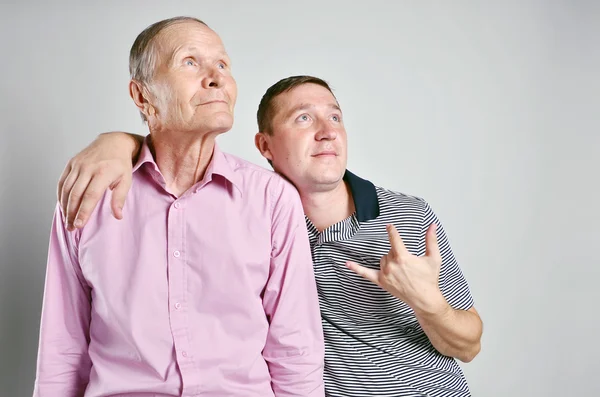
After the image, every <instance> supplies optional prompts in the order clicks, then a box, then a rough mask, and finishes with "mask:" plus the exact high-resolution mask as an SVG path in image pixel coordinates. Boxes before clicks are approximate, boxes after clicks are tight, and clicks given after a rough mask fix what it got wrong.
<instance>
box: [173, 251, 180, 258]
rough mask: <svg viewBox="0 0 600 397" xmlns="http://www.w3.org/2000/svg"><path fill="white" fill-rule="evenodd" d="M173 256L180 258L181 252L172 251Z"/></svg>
mask: <svg viewBox="0 0 600 397" xmlns="http://www.w3.org/2000/svg"><path fill="white" fill-rule="evenodd" d="M173 256H174V257H175V258H179V257H180V256H181V252H179V251H174V252H173Z"/></svg>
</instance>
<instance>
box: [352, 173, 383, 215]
mask: <svg viewBox="0 0 600 397" xmlns="http://www.w3.org/2000/svg"><path fill="white" fill-rule="evenodd" d="M344 181H346V182H347V183H348V186H350V191H351V192H352V199H353V200H354V207H355V208H356V219H357V220H358V221H359V222H366V221H370V220H371V219H375V218H377V217H378V216H379V201H378V200H377V191H376V190H375V185H373V184H372V183H371V182H369V181H367V180H366V179H362V178H360V177H358V176H356V175H354V174H353V173H352V172H350V171H348V170H346V172H345V173H344Z"/></svg>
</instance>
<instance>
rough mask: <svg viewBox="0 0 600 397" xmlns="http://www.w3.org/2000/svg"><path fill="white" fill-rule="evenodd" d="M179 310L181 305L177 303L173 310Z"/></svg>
mask: <svg viewBox="0 0 600 397" xmlns="http://www.w3.org/2000/svg"><path fill="white" fill-rule="evenodd" d="M179 309H181V303H179V302H177V303H175V310H179Z"/></svg>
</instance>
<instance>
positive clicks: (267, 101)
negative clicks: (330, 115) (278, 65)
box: [256, 76, 335, 135]
mask: <svg viewBox="0 0 600 397" xmlns="http://www.w3.org/2000/svg"><path fill="white" fill-rule="evenodd" d="M303 84H317V85H320V86H321V87H325V88H327V90H328V91H329V92H331V95H333V97H334V98H335V94H334V93H333V91H332V89H331V87H330V86H329V84H327V82H326V81H325V80H323V79H320V78H318V77H314V76H291V77H287V78H285V79H281V80H279V81H278V82H277V83H275V84H273V85H272V86H270V87H269V88H268V89H267V92H265V94H264V95H263V97H262V99H261V100H260V104H259V105H258V111H257V112H256V120H257V122H258V130H259V131H260V132H264V133H266V134H269V135H272V134H273V129H272V127H273V126H272V125H271V121H272V120H273V117H274V116H275V106H274V103H273V101H274V99H275V98H276V97H277V96H279V95H281V94H283V93H284V92H288V91H290V90H291V89H293V88H295V87H298V86H300V85H303Z"/></svg>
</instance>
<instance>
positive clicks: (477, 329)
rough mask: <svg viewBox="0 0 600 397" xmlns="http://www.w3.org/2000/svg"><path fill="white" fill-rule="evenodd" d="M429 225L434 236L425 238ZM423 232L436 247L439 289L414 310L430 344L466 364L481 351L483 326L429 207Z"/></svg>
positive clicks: (450, 250)
mask: <svg viewBox="0 0 600 397" xmlns="http://www.w3.org/2000/svg"><path fill="white" fill-rule="evenodd" d="M432 224H434V225H436V230H435V232H436V233H435V235H434V236H431V235H430V236H427V234H429V233H431V232H430V231H429V230H428V229H429V228H430V225H432ZM422 233H423V234H425V239H426V241H427V242H428V243H429V245H432V244H433V245H437V248H436V251H437V252H439V259H440V260H441V265H440V271H439V277H438V289H436V290H432V293H431V294H430V295H428V296H427V297H426V299H425V302H424V305H423V306H422V307H417V308H415V309H416V310H415V315H416V316H417V320H418V321H419V324H421V328H423V331H425V333H426V334H427V337H428V338H429V340H430V341H431V344H432V345H433V346H434V347H435V348H436V349H437V350H438V351H439V352H440V353H442V354H444V355H446V356H450V357H456V358H458V359H459V360H461V361H463V362H469V361H471V360H473V358H475V356H476V355H477V354H478V353H479V351H480V349H481V334H482V332H483V324H482V321H481V318H480V317H479V314H478V313H477V311H476V310H475V308H474V307H473V298H472V297H471V293H470V291H469V286H468V284H467V280H466V279H465V277H464V275H463V274H462V272H461V270H460V267H459V266H458V263H457V261H456V258H455V257H454V254H453V252H452V248H451V247H450V243H449V241H448V237H447V236H446V233H445V231H444V228H443V226H442V225H441V222H440V221H439V219H438V218H437V216H436V215H435V213H434V212H433V210H432V209H431V207H430V206H429V205H426V210H425V216H424V218H423V227H422ZM432 237H435V238H433V239H432ZM433 240H436V241H435V243H431V241H433Z"/></svg>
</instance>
